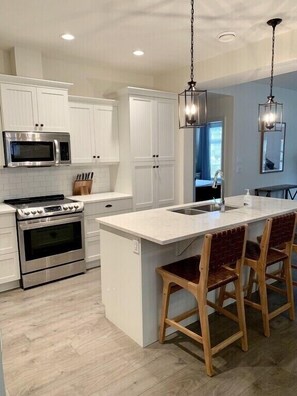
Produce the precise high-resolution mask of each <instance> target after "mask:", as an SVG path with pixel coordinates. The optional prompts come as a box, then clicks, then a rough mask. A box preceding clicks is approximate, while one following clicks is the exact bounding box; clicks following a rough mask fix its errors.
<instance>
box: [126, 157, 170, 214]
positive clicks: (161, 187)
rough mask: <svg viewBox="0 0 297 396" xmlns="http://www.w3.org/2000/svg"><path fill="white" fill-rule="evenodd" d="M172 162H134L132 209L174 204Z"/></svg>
mask: <svg viewBox="0 0 297 396" xmlns="http://www.w3.org/2000/svg"><path fill="white" fill-rule="evenodd" d="M174 167H175V163H174V161H157V160H156V161H155V162H153V163H152V162H135V164H134V174H133V181H134V188H133V191H134V209H135V210H143V209H152V208H158V207H162V206H170V205H173V204H174V183H175V182H174V173H175V172H174Z"/></svg>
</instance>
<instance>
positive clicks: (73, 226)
mask: <svg viewBox="0 0 297 396" xmlns="http://www.w3.org/2000/svg"><path fill="white" fill-rule="evenodd" d="M18 235H19V249H20V261H21V272H22V274H26V273H29V272H32V271H36V270H41V269H45V268H50V267H54V266H58V265H62V264H68V263H72V262H75V261H79V260H84V258H85V247H84V239H83V235H84V234H83V214H82V213H78V214H73V215H65V216H54V217H46V218H42V219H32V220H25V221H19V222H18Z"/></svg>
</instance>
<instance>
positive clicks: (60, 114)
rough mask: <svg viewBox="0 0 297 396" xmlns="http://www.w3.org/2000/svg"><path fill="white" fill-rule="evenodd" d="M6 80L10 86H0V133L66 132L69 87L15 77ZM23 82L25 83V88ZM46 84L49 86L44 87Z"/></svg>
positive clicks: (2, 84)
mask: <svg viewBox="0 0 297 396" xmlns="http://www.w3.org/2000/svg"><path fill="white" fill-rule="evenodd" d="M9 79H10V80H13V82H14V83H12V82H1V83H0V93H1V96H0V100H1V115H2V129H3V130H5V131H29V132H30V131H36V132H67V131H69V114H68V85H71V84H67V83H58V82H48V81H43V80H34V79H25V78H18V77H15V76H10V78H9ZM24 81H25V82H27V81H28V84H26V83H24ZM29 82H31V84H30V83H29ZM34 83H35V84H37V83H38V85H33V84H34ZM50 83H51V85H53V86H50V85H46V84H50ZM40 84H44V85H40ZM60 86H61V87H60Z"/></svg>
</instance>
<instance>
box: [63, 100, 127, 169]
mask: <svg viewBox="0 0 297 396" xmlns="http://www.w3.org/2000/svg"><path fill="white" fill-rule="evenodd" d="M117 110H118V109H117V102H116V101H114V100H109V99H97V98H83V97H75V96H70V97H69V114H70V135H71V155H72V163H116V162H118V161H119V138H118V111H117Z"/></svg>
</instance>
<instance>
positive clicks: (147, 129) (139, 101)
mask: <svg viewBox="0 0 297 396" xmlns="http://www.w3.org/2000/svg"><path fill="white" fill-rule="evenodd" d="M155 121H156V117H155V102H154V100H153V99H150V98H138V97H131V98H130V134H131V154H132V160H133V161H148V160H151V159H152V158H153V156H154V155H156V154H157V152H156V142H155V135H154V130H155V129H156V125H155Z"/></svg>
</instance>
